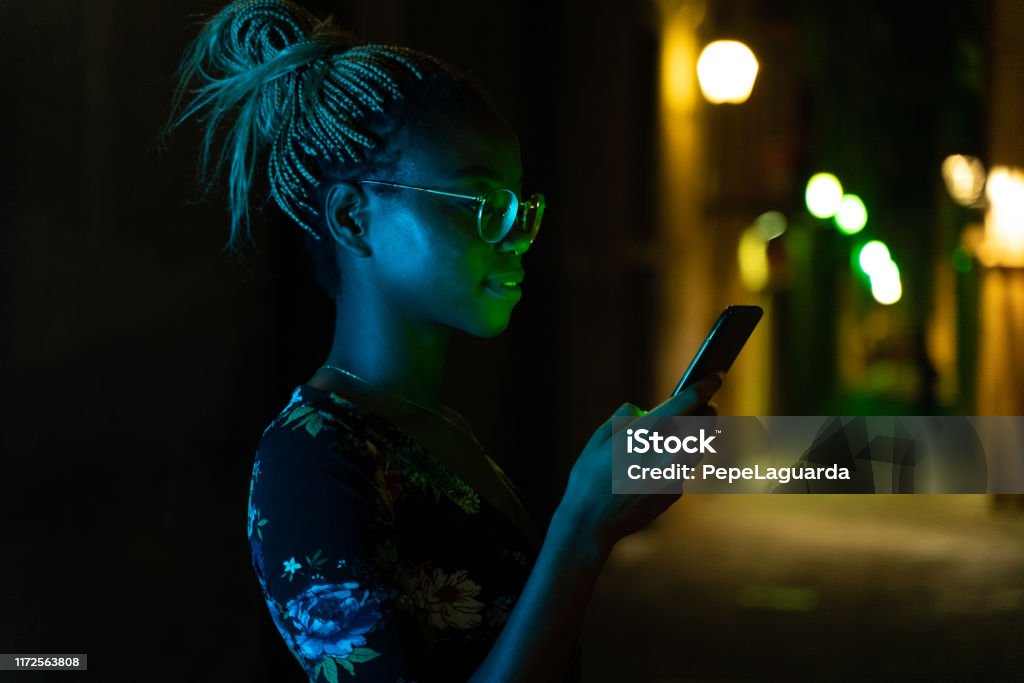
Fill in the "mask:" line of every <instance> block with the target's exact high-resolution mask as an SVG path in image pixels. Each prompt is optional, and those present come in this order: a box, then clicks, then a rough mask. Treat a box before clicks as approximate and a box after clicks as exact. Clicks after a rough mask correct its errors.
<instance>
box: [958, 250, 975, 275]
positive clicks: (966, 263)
mask: <svg viewBox="0 0 1024 683" xmlns="http://www.w3.org/2000/svg"><path fill="white" fill-rule="evenodd" d="M973 267H974V261H973V260H972V259H971V252H969V251H967V249H966V248H965V247H963V246H959V247H957V248H956V249H954V250H953V269H954V270H956V272H958V273H969V272H971V269H972V268H973Z"/></svg>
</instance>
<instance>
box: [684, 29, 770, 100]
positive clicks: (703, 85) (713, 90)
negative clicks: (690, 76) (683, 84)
mask: <svg viewBox="0 0 1024 683" xmlns="http://www.w3.org/2000/svg"><path fill="white" fill-rule="evenodd" d="M757 69H758V64H757V58H756V57H755V56H754V53H753V52H752V51H751V50H750V48H749V47H747V46H746V45H744V44H743V43H741V42H739V41H738V40H716V41H715V42H713V43H711V44H709V45H708V46H707V47H705V48H704V50H703V51H702V52H701V53H700V58H699V59H698V60H697V81H698V82H699V83H700V91H701V92H702V93H704V98H705V99H707V101H708V102H711V103H712V104H723V103H729V104H742V103H743V102H746V101H747V98H748V97H750V92H751V91H752V90H753V89H754V81H755V80H756V79H757Z"/></svg>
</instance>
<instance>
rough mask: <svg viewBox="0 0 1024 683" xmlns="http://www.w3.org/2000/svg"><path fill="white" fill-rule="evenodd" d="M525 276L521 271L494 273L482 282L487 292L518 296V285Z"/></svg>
mask: <svg viewBox="0 0 1024 683" xmlns="http://www.w3.org/2000/svg"><path fill="white" fill-rule="evenodd" d="M525 276H526V274H525V273H524V272H523V271H522V269H519V270H508V271H504V272H501V273H494V274H492V275H488V276H487V278H486V279H485V280H484V287H485V288H486V289H487V291H489V292H492V293H495V294H500V295H504V296H508V295H511V294H519V293H520V292H521V291H522V290H520V289H519V285H521V284H522V282H523V278H524V277H525Z"/></svg>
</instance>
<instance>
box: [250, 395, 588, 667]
mask: <svg viewBox="0 0 1024 683" xmlns="http://www.w3.org/2000/svg"><path fill="white" fill-rule="evenodd" d="M248 537H249V544H250V548H251V551H252V562H253V567H254V568H255V570H256V575H257V578H258V579H259V583H260V586H261V588H262V589H263V595H264V598H265V600H266V603H267V607H268V608H269V609H270V614H271V617H272V618H273V620H274V623H275V625H276V626H277V630H278V631H279V632H280V634H281V636H282V637H283V638H284V641H285V643H286V644H287V646H288V648H289V649H290V650H291V652H292V654H293V655H294V657H295V658H296V659H297V660H298V662H299V664H300V665H301V666H302V668H303V669H304V670H305V672H306V675H307V677H308V678H309V680H310V681H312V682H314V683H321V682H323V681H328V682H330V683H334V682H336V681H338V680H346V679H348V678H350V677H354V679H355V680H359V679H362V680H365V681H388V682H391V681H395V682H401V683H414V682H415V683H426V682H428V681H465V680H467V679H468V678H469V677H470V676H472V674H473V672H474V671H475V670H476V669H477V668H478V667H479V665H480V663H481V662H482V661H483V658H484V657H485V656H486V655H487V652H488V651H489V650H490V649H491V647H492V646H493V644H494V642H495V640H496V639H497V636H498V634H499V633H500V631H501V628H502V626H503V625H504V623H505V621H506V619H507V618H508V615H509V612H510V611H511V609H512V607H513V605H514V603H515V601H516V599H517V597H518V595H519V593H520V592H521V591H522V588H523V586H524V585H525V583H526V579H527V577H528V575H529V572H530V568H531V567H532V565H533V562H534V560H535V559H536V553H537V550H538V549H537V548H536V546H534V545H533V544H532V543H530V542H529V541H528V540H527V539H526V538H525V537H524V535H523V534H522V533H521V532H520V531H519V530H518V529H517V528H516V527H515V526H514V525H512V524H511V523H510V522H509V521H507V520H506V518H505V517H503V516H502V515H500V514H499V513H498V511H497V510H496V509H494V508H493V507H492V506H491V505H490V504H489V503H487V502H486V501H483V500H481V498H480V497H479V496H478V495H477V493H476V491H475V490H474V489H472V488H471V487H469V486H468V485H467V484H466V483H464V482H463V481H462V480H461V479H460V478H458V477H457V476H456V475H454V474H452V473H451V472H449V471H448V470H447V469H446V468H445V467H444V466H443V465H442V464H441V463H440V462H439V461H438V460H437V459H435V458H434V457H433V456H432V455H431V454H430V453H429V452H428V451H427V450H426V449H424V448H423V447H422V446H420V445H419V444H418V443H417V442H415V441H413V440H412V439H411V438H410V437H409V436H407V435H406V434H405V433H404V432H402V431H400V430H399V429H398V428H397V427H395V426H394V425H393V424H392V423H391V422H389V421H387V420H385V419H384V418H382V417H379V416H377V415H375V414H373V413H370V412H368V411H366V410H364V409H362V408H360V407H359V406H357V405H355V404H353V403H351V402H349V401H346V400H345V399H343V398H340V397H338V396H337V395H336V394H333V393H330V392H326V391H322V390H320V389H316V388H314V387H311V386H308V385H302V386H300V387H298V388H297V389H296V390H295V392H294V394H293V395H292V398H291V401H290V402H289V403H288V405H287V406H286V407H285V409H284V410H283V411H282V412H281V414H280V415H279V416H278V417H277V418H276V419H275V420H274V421H273V422H272V423H271V424H270V426H269V427H268V428H267V429H266V431H265V432H264V434H263V438H262V440H261V441H260V445H259V448H258V449H257V452H256V458H255V463H254V465H253V471H252V479H251V483H250V489H249V514H248ZM342 670H344V673H342ZM568 671H569V673H568V677H569V679H575V678H576V676H577V675H578V652H577V653H576V656H574V663H573V664H572V665H570V667H569V670H568Z"/></svg>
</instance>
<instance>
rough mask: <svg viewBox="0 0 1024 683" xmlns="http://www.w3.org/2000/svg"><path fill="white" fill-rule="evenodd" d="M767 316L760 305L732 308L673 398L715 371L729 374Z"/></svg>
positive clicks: (688, 370)
mask: <svg viewBox="0 0 1024 683" xmlns="http://www.w3.org/2000/svg"><path fill="white" fill-rule="evenodd" d="M762 315H764V310H763V309H762V308H761V307H760V306H729V307H728V308H726V309H725V310H724V311H722V315H720V316H718V321H717V322H716V323H715V326H714V327H712V328H711V332H709V333H708V336H707V337H706V338H705V339H704V343H703V344H701V347H700V350H698V351H697V355H696V356H694V357H693V360H692V361H690V365H689V367H687V368H686V372H684V373H683V377H682V379H680V380H679V384H677V385H676V388H675V391H673V392H672V395H673V396H675V395H676V394H678V393H679V392H680V391H682V390H683V389H685V388H686V387H688V386H689V385H691V384H693V383H694V382H696V381H697V380H699V379H702V378H704V377H707V376H708V375H710V374H712V373H715V372H728V371H729V368H731V367H732V364H733V361H735V360H736V356H738V355H740V350H741V349H742V348H743V345H744V344H746V343H747V339H748V338H749V337H750V333H751V332H753V331H754V328H755V327H757V323H758V322H759V321H760V320H761V316H762Z"/></svg>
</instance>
